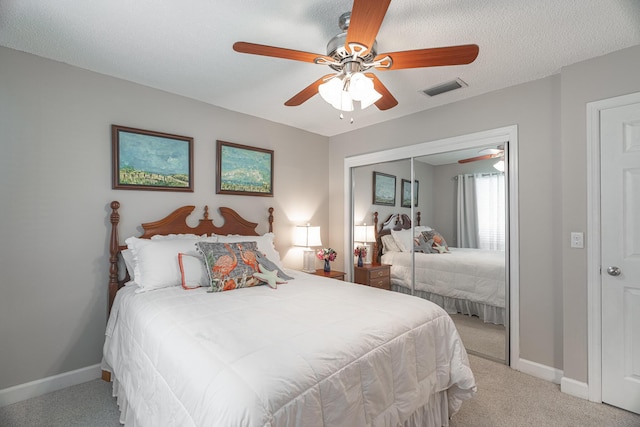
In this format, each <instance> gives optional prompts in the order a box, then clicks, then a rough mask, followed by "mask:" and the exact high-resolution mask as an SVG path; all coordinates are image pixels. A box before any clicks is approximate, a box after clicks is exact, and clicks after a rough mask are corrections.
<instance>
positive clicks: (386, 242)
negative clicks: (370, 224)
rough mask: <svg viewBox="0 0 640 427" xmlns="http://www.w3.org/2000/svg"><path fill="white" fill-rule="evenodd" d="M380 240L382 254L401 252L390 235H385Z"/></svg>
mask: <svg viewBox="0 0 640 427" xmlns="http://www.w3.org/2000/svg"><path fill="white" fill-rule="evenodd" d="M380 240H382V253H383V254H386V253H387V252H402V250H401V249H400V248H399V247H398V244H397V243H396V241H395V239H394V238H393V236H392V235H391V234H385V235H384V236H382V237H381V238H380Z"/></svg>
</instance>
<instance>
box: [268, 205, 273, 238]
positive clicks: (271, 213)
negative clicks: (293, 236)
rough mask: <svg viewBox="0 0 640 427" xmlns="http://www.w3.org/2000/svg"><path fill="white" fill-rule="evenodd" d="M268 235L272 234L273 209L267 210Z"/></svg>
mask: <svg viewBox="0 0 640 427" xmlns="http://www.w3.org/2000/svg"><path fill="white" fill-rule="evenodd" d="M269 233H273V208H269Z"/></svg>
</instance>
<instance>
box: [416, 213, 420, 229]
mask: <svg viewBox="0 0 640 427" xmlns="http://www.w3.org/2000/svg"><path fill="white" fill-rule="evenodd" d="M416 222H417V223H418V227H419V226H420V212H418V213H417V214H416Z"/></svg>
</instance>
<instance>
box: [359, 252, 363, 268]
mask: <svg viewBox="0 0 640 427" xmlns="http://www.w3.org/2000/svg"><path fill="white" fill-rule="evenodd" d="M358 267H362V255H359V254H358Z"/></svg>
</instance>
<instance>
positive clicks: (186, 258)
mask: <svg viewBox="0 0 640 427" xmlns="http://www.w3.org/2000/svg"><path fill="white" fill-rule="evenodd" d="M178 265H179V266H180V274H181V278H182V280H181V284H182V287H183V288H184V289H195V288H199V287H200V286H209V275H208V274H207V266H206V264H205V262H204V259H203V258H202V257H201V256H200V255H198V256H196V255H189V254H183V253H179V254H178Z"/></svg>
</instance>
